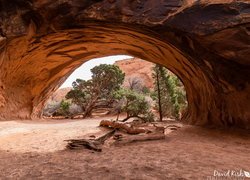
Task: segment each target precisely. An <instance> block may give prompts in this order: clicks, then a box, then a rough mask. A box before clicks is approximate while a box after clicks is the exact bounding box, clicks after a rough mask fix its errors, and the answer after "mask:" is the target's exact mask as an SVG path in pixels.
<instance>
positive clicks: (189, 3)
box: [0, 0, 250, 128]
mask: <svg viewBox="0 0 250 180" xmlns="http://www.w3.org/2000/svg"><path fill="white" fill-rule="evenodd" d="M117 54H126V55H131V56H134V57H138V58H141V59H144V60H147V61H150V62H153V63H159V64H162V65H164V66H166V67H167V68H168V69H170V70H171V71H172V72H174V73H175V74H176V75H177V76H178V77H179V78H180V79H181V80H182V82H183V84H184V85H185V88H186V91H187V98H188V103H189V106H188V110H187V113H186V115H185V116H184V117H183V121H186V122H188V123H189V124H194V125H205V126H226V127H230V126H235V127H243V128H249V127H250V103H249V102H250V76H249V74H250V1H249V0H237V1H236V0H169V1H162V0H67V1H65V0H58V1H54V0H28V1H27V0H12V1H9V0H1V1H0V119H3V120H4V119H27V118H28V119H30V118H32V119H36V118H39V117H40V116H41V111H42V107H43V105H44V102H45V101H46V99H47V98H48V97H49V96H50V94H51V93H53V92H54V91H55V90H56V89H57V88H58V87H59V86H60V85H61V84H62V83H63V81H64V80H65V79H66V78H67V77H68V76H69V75H70V74H71V73H72V72H73V71H74V70H75V69H76V68H77V67H79V66H80V65H81V64H82V63H84V62H85V61H87V60H90V59H92V58H96V57H103V56H108V55H117Z"/></svg>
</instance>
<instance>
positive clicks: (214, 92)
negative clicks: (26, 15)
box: [0, 22, 248, 127]
mask: <svg viewBox="0 0 250 180" xmlns="http://www.w3.org/2000/svg"><path fill="white" fill-rule="evenodd" d="M6 43H7V45H6V48H5V49H4V50H3V51H2V52H1V56H2V58H4V59H5V60H4V61H2V66H1V69H4V71H2V72H4V73H2V74H1V84H2V89H3V90H2V91H1V95H0V97H1V99H3V100H2V102H3V105H1V109H0V110H1V115H0V118H1V119H30V118H31V119H37V118H40V117H41V110H42V107H43V106H44V103H45V101H46V100H47V99H48V97H49V96H50V95H51V94H52V93H53V92H54V91H55V90H56V89H57V88H58V87H59V86H60V85H61V84H62V83H63V82H64V80H65V79H66V78H67V77H68V76H69V75H70V74H71V73H72V72H73V71H74V70H75V69H77V68H78V67H79V66H80V65H81V64H82V63H84V62H86V61H87V60H90V59H93V58H97V57H104V56H110V55H116V54H124V55H130V56H134V57H138V58H140V59H146V60H148V61H150V62H153V63H158V64H161V65H163V66H165V67H167V68H168V69H169V70H171V71H172V72H173V73H174V74H176V75H177V76H178V77H179V78H180V79H181V81H182V82H183V84H184V86H185V87H186V92H187V99H188V103H189V106H188V109H187V113H186V114H185V116H184V117H183V121H185V122H188V123H190V124H195V125H216V126H231V125H235V126H241V127H244V126H246V125H247V123H248V120H247V118H246V115H245V113H246V112H247V111H246V109H248V106H244V101H243V99H244V98H245V96H246V94H244V92H242V95H237V97H238V98H237V100H236V101H238V102H239V103H238V104H237V106H238V107H239V108H240V109H238V108H233V109H232V108H230V107H229V106H231V105H232V103H233V104H235V99H231V98H227V95H226V94H222V93H221V91H222V90H221V88H222V87H221V86H222V85H224V83H222V84H220V83H219V82H218V81H217V78H216V72H214V71H213V68H212V67H211V65H209V63H208V65H207V66H204V65H200V64H199V63H197V62H196V61H195V60H194V59H193V58H192V57H190V56H189V55H188V54H186V53H184V52H182V51H181V50H179V49H177V48H176V47H174V46H173V45H171V44H170V43H169V42H168V41H167V40H166V39H164V38H163V37H162V36H159V34H156V33H154V32H152V31H150V30H148V29H146V28H145V29H141V28H138V27H130V26H124V25H121V24H107V23H100V22H99V23H90V22H89V23H85V24H84V27H82V28H78V29H68V30H61V31H58V32H54V33H49V34H47V35H40V36H34V37H31V38H30V37H27V36H21V37H18V38H15V39H12V40H10V41H7V42H6ZM12 72H14V73H12ZM230 96H231V97H233V96H234V95H233V94H230ZM229 109H230V110H229Z"/></svg>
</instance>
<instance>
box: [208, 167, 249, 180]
mask: <svg viewBox="0 0 250 180" xmlns="http://www.w3.org/2000/svg"><path fill="white" fill-rule="evenodd" d="M207 179H208V180H217V179H250V171H246V170H243V169H240V170H224V171H221V170H220V171H219V170H214V172H213V175H212V176H208V177H207Z"/></svg>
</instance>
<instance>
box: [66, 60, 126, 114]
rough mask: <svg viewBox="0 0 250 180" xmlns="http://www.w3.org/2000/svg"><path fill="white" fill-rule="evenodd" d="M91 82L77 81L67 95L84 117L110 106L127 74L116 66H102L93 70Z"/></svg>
mask: <svg viewBox="0 0 250 180" xmlns="http://www.w3.org/2000/svg"><path fill="white" fill-rule="evenodd" d="M91 72H92V78H91V79H90V80H82V79H77V80H76V81H74V82H73V84H72V86H73V89H72V90H71V91H70V92H69V93H68V94H67V95H66V98H67V99H71V100H72V102H73V103H75V104H77V105H80V106H81V107H82V109H83V111H84V117H87V116H90V115H91V112H92V110H93V109H94V108H96V107H98V106H108V105H110V104H111V103H112V101H113V97H112V95H113V92H114V91H116V90H118V89H120V87H121V85H122V83H123V81H124V76H125V74H124V73H123V72H122V71H121V70H120V68H119V67H118V66H116V65H108V64H101V65H99V66H95V67H94V68H92V69H91Z"/></svg>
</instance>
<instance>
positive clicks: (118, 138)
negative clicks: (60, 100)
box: [66, 120, 180, 152]
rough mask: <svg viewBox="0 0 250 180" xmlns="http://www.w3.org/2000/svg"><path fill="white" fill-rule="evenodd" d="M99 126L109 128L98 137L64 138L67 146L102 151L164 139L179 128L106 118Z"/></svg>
mask: <svg viewBox="0 0 250 180" xmlns="http://www.w3.org/2000/svg"><path fill="white" fill-rule="evenodd" d="M100 126H101V127H106V128H109V129H111V130H110V131H108V132H107V133H105V134H104V135H101V136H100V137H98V138H95V137H96V136H95V135H92V136H90V138H89V139H70V140H66V141H68V145H67V148H68V149H81V148H83V147H84V148H87V149H90V150H95V151H99V152H100V151H102V148H103V147H110V146H112V145H124V144H128V143H133V142H140V141H152V140H162V139H165V137H166V135H167V134H169V133H170V132H171V131H173V130H177V128H180V127H179V126H176V125H168V126H159V125H155V124H143V125H142V126H143V128H142V127H135V126H132V125H129V124H125V123H122V122H114V121H108V120H102V121H101V122H100ZM119 130H120V131H119ZM111 137H113V138H111Z"/></svg>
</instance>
